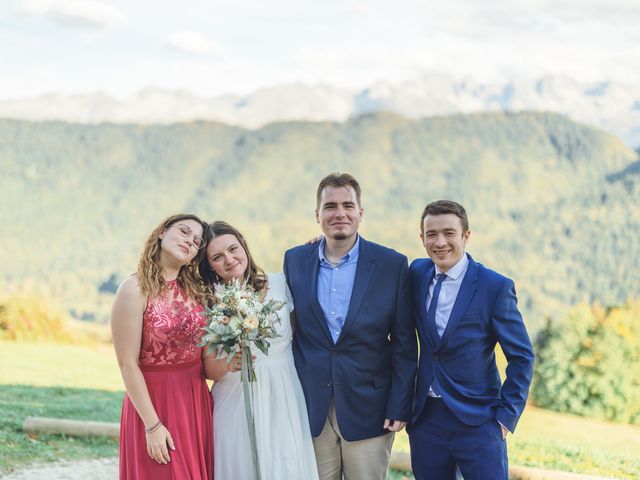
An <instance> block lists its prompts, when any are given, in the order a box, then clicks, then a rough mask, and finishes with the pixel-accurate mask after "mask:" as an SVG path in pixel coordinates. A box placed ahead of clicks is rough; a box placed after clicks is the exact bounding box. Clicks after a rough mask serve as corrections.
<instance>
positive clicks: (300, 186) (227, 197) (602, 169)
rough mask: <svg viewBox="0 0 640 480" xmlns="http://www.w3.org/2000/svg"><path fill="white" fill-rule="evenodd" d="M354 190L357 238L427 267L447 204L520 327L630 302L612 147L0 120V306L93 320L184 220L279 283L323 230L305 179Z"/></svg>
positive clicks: (627, 169) (536, 117)
mask: <svg viewBox="0 0 640 480" xmlns="http://www.w3.org/2000/svg"><path fill="white" fill-rule="evenodd" d="M338 170H339V171H348V172H351V173H353V174H354V175H355V176H356V177H357V178H358V179H359V180H360V182H361V184H362V188H363V195H362V201H363V206H364V209H365V214H364V219H363V223H362V228H361V232H362V234H363V236H364V237H365V238H367V239H369V240H373V241H376V242H379V243H382V244H385V245H388V246H390V247H392V248H394V249H396V250H398V251H401V252H403V253H405V254H406V255H407V256H408V257H409V259H412V258H416V257H419V256H424V255H425V252H424V249H423V248H422V247H421V244H420V240H419V238H418V232H419V218H420V213H421V211H422V209H423V208H424V205H425V204H426V203H428V202H430V201H433V200H436V199H439V198H450V199H454V200H457V201H459V202H461V203H462V204H463V205H465V207H466V208H467V210H468V212H469V216H470V228H471V231H472V235H471V240H470V243H469V246H468V250H469V252H470V253H471V254H472V255H473V256H474V258H475V259H476V260H478V261H480V262H482V263H485V264H486V265H488V266H490V267H492V268H495V269H496V270H498V271H500V272H502V273H504V274H506V275H508V276H510V277H512V278H513V279H514V280H515V282H516V285H517V288H518V292H519V299H520V305H521V308H522V310H523V312H524V313H525V317H526V320H527V322H528V325H529V326H530V328H531V329H532V331H535V330H536V329H537V328H539V327H540V326H541V325H543V324H544V322H545V321H546V319H547V318H552V319H557V318H560V317H561V316H562V315H563V314H564V312H566V311H567V310H568V309H569V308H570V307H571V306H572V305H574V304H576V303H579V302H600V303H602V304H604V305H615V304H619V303H621V302H624V301H625V300H626V299H628V298H637V297H639V296H640V240H638V238H639V236H638V232H639V231H640V202H638V199H639V198H640V160H639V159H638V154H637V153H636V152H634V151H633V150H631V149H629V148H628V147H627V146H625V145H624V144H623V143H622V142H621V141H620V140H619V139H618V138H617V137H615V136H613V135H611V134H608V133H606V132H604V131H602V130H598V129H594V128H592V127H589V126H587V125H584V124H580V123H576V122H574V121H572V120H570V119H568V118H566V117H563V116H560V115H556V114H550V113H531V112H529V113H517V114H516V113H508V112H507V113H505V112H496V113H483V114H468V115H453V116H441V117H434V118H425V119H419V120H415V119H411V118H407V117H403V116H400V115H397V114H390V113H376V114H366V115H362V116H360V117H355V118H350V119H349V120H347V121H345V122H282V123H273V124H269V125H267V126H265V127H262V128H259V129H255V130H250V129H245V128H240V127H237V126H230V125H224V124H221V123H215V122H202V121H199V122H190V123H178V124H170V125H132V124H113V123H111V124H96V125H94V124H73V123H67V122H60V121H57V122H30V121H21V120H0V192H1V198H2V202H0V265H2V269H1V272H0V297H1V296H3V295H7V294H11V293H24V292H33V293H36V294H37V295H42V296H44V297H46V298H47V299H50V300H51V301H52V302H55V303H57V304H59V305H61V306H62V307H63V308H65V309H66V310H67V311H68V312H70V314H71V315H73V316H74V317H76V318H80V319H84V320H88V321H98V322H105V321H106V320H107V319H108V315H109V308H110V304H111V302H112V301H113V294H114V292H115V289H116V288H117V285H118V284H119V283H120V282H121V281H122V280H123V279H124V278H126V277H127V276H128V275H130V274H131V273H132V272H134V271H135V269H136V264H137V257H138V254H139V251H140V248H141V246H142V244H143V242H144V239H145V237H146V235H147V234H148V233H149V232H150V231H151V230H152V229H153V228H154V226H155V225H157V224H158V223H159V222H160V221H161V220H162V219H163V218H165V217H166V216H168V215H170V214H172V213H176V212H179V211H190V212H194V213H196V214H199V215H201V216H202V217H203V218H204V219H205V220H213V219H224V220H227V221H229V222H231V223H233V224H235V225H237V226H238V227H239V228H240V229H241V230H242V231H243V232H244V233H245V235H246V237H247V239H248V241H249V245H250V246H251V248H252V251H253V254H254V258H255V259H256V260H257V261H258V263H259V264H260V265H262V266H263V267H264V268H265V269H266V270H268V271H278V270H280V269H281V265H282V255H283V253H284V251H285V250H286V249H287V248H289V247H291V246H293V245H296V244H299V243H301V242H304V241H305V240H306V239H308V238H311V237H312V236H315V235H317V234H318V232H319V228H318V226H317V223H316V220H315V215H314V209H315V189H316V185H317V183H318V181H319V180H320V179H321V178H322V177H323V176H324V175H326V174H327V173H328V172H331V171H338Z"/></svg>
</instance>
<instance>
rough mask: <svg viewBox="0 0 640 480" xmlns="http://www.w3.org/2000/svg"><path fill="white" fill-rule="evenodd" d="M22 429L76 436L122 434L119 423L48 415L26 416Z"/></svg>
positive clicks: (28, 431)
mask: <svg viewBox="0 0 640 480" xmlns="http://www.w3.org/2000/svg"><path fill="white" fill-rule="evenodd" d="M22 430H24V431H25V432H26V433H48V434H64V435H72V436H76V437H86V436H96V437H118V436H119V435H120V425H119V424H117V423H107V422H90V421H84V420H83V421H81V420H68V419H63V418H47V417H27V418H25V419H24V423H23V424H22Z"/></svg>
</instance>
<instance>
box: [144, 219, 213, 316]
mask: <svg viewBox="0 0 640 480" xmlns="http://www.w3.org/2000/svg"><path fill="white" fill-rule="evenodd" d="M182 220H193V221H195V222H198V223H199V224H200V225H202V234H203V236H205V235H207V233H208V232H207V230H208V228H207V227H208V225H207V224H206V223H205V222H203V221H202V220H200V219H199V218H198V217H197V216H195V215H191V214H188V213H181V214H177V215H172V216H170V217H168V218H166V219H165V220H164V221H162V222H161V223H160V225H158V226H157V227H156V228H155V229H154V230H153V231H152V232H151V234H150V235H149V237H148V238H147V241H146V242H145V244H144V247H143V248H142V254H141V255H140V261H139V262H138V270H137V273H138V284H139V285H140V290H141V291H142V293H143V294H145V295H146V296H147V297H150V298H152V297H157V296H158V295H160V294H162V293H164V292H165V291H166V288H167V283H166V281H165V279H164V278H163V276H162V269H161V267H160V243H161V241H162V239H161V238H160V235H162V232H164V231H165V230H166V229H168V228H169V227H171V226H172V225H173V224H175V223H177V222H180V221H182ZM204 240H205V242H206V238H205V239H204ZM204 250H205V249H204V248H201V249H200V250H198V253H197V254H196V256H195V257H194V258H193V259H192V260H191V262H189V264H188V265H183V266H182V267H181V268H180V271H179V272H178V277H177V280H178V285H179V286H180V287H181V288H182V289H183V290H184V291H185V293H186V294H187V295H188V296H189V297H191V298H193V299H194V300H196V301H197V302H199V303H203V302H204V289H203V285H202V278H201V277H200V273H199V272H198V263H200V261H201V260H202V258H203V257H204Z"/></svg>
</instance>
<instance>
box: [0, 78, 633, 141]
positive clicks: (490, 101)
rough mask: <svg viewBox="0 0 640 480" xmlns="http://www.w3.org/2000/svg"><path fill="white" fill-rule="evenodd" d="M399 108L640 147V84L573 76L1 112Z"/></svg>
mask: <svg viewBox="0 0 640 480" xmlns="http://www.w3.org/2000/svg"><path fill="white" fill-rule="evenodd" d="M382 110H384V111H392V112H397V113H400V114H402V115H406V116H408V117H411V118H420V117H428V116H434V115H449V114H454V113H473V112H482V111H494V110H508V111H521V110H535V111H552V112H558V113H563V114H566V115H568V116H569V117H571V118H573V119H574V120H578V121H581V122H584V123H588V124H590V125H594V126H597V127H600V128H602V129H604V130H607V131H610V132H612V133H615V134H616V135H618V136H619V137H620V138H621V139H622V140H623V141H624V142H625V143H627V144H628V145H630V146H632V147H638V146H640V86H631V85H622V84H619V83H611V82H605V81H603V82H597V83H585V82H579V81H576V80H573V79H569V78H566V77H544V78H540V79H537V80H524V79H514V80H510V81H505V82H502V83H481V82H477V81H474V80H471V79H455V78H453V77H451V76H448V75H428V76H424V77H422V78H418V79H415V80H411V81H406V82H402V83H390V82H378V83H376V84H374V85H372V86H370V87H369V88H366V89H363V90H348V89H343V88H337V87H332V86H326V85H318V86H311V85H303V84H291V85H282V86H275V87H268V88H263V89H260V90H257V91H255V92H253V93H251V94H249V95H245V96H239V95H223V96H218V97H213V98H203V97H198V96H196V95H193V94H191V93H189V92H185V91H169V90H161V89H157V88H148V89H145V90H141V91H139V92H137V93H135V94H133V95H130V96H128V97H124V98H114V97H109V96H107V95H104V94H102V93H96V94H91V95H60V94H49V95H43V96H39V97H33V98H26V99H20V100H5V101H0V116H2V117H7V118H18V119H27V120H65V121H70V122H80V123H100V122H115V123H143V124H147V123H173V122H185V121H191V120H213V121H219V122H223V123H226V124H230V125H238V126H243V127H247V128H258V127H261V126H263V125H265V124H267V123H272V122H278V121H290V120H316V121H321V120H329V121H343V120H345V119H347V118H349V117H351V116H356V115H360V114H363V113H369V112H376V111H382Z"/></svg>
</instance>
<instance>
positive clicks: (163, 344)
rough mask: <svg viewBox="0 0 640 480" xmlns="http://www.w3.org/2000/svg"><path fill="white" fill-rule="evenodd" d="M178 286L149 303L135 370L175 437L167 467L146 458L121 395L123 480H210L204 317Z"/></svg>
mask: <svg viewBox="0 0 640 480" xmlns="http://www.w3.org/2000/svg"><path fill="white" fill-rule="evenodd" d="M202 311H203V308H202V305H199V304H198V303H196V302H195V301H193V300H192V299H190V298H189V297H187V296H186V295H185V294H184V292H183V291H182V290H181V288H180V287H179V285H178V282H177V281H175V280H174V281H169V282H167V291H166V293H165V294H164V295H162V296H159V297H156V298H152V299H149V300H148V302H147V307H146V309H145V312H144V317H143V327H142V342H141V345H140V359H139V362H138V364H139V366H140V370H141V371H142V374H143V376H144V379H145V382H146V384H147V389H148V390H149V395H150V397H151V402H152V403H153V406H154V408H155V410H156V412H157V414H158V417H159V418H160V420H161V421H162V423H163V424H164V425H165V426H166V427H167V429H168V430H169V433H171V436H172V437H173V441H174V443H175V447H176V450H175V451H171V450H170V451H169V455H170V456H171V461H170V462H169V463H168V464H166V465H162V464H158V463H156V462H155V460H152V459H151V458H150V457H149V455H148V454H147V442H146V437H145V431H144V423H143V422H142V420H141V419H140V417H139V415H138V412H137V411H136V409H135V407H134V406H133V404H132V403H131V400H130V399H129V396H128V395H126V394H125V397H124V402H123V405H122V416H121V420H120V479H121V480H147V479H148V480H165V479H166V480H169V479H171V480H211V479H213V459H212V455H211V452H212V451H213V432H212V428H211V421H212V402H211V396H210V395H209V389H208V387H207V383H206V382H205V378H204V370H203V367H202V360H201V357H200V355H201V349H200V348H198V346H197V344H198V342H199V341H200V337H201V335H202V326H203V325H204V323H205V317H204V316H203V315H202V314H201V313H200V312H202Z"/></svg>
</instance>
